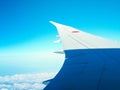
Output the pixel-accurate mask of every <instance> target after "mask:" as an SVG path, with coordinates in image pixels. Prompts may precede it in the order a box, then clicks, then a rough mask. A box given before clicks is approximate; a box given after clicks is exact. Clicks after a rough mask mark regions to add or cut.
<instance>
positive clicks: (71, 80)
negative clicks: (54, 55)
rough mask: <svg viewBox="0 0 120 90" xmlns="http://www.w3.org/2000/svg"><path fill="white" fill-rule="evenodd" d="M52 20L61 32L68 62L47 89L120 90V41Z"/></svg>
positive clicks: (66, 61)
mask: <svg viewBox="0 0 120 90" xmlns="http://www.w3.org/2000/svg"><path fill="white" fill-rule="evenodd" d="M51 23H52V24H54V25H55V26H56V27H57V30H58V32H59V35H60V38H61V42H62V44H63V48H64V52H65V62H64V64H63V66H62V68H61V70H60V71H59V73H58V74H57V75H56V76H55V78H54V79H52V80H51V82H50V83H49V84H48V85H47V86H46V87H45V89H44V90H120V57H119V56H120V43H117V42H114V41H111V40H108V39H104V38H102V37H98V36H95V35H92V34H89V33H86V32H83V31H79V30H77V29H74V28H72V27H69V26H65V25H61V24H58V23H55V22H51Z"/></svg>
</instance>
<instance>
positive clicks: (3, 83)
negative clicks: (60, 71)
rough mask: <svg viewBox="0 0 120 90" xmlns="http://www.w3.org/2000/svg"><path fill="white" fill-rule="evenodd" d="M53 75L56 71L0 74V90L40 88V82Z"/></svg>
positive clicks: (40, 89)
mask: <svg viewBox="0 0 120 90" xmlns="http://www.w3.org/2000/svg"><path fill="white" fill-rule="evenodd" d="M55 75H56V72H51V73H36V74H16V75H13V76H9V75H8V76H0V90H42V89H43V88H44V87H45V85H43V84H42V82H43V81H45V80H48V79H51V78H53V77H54V76H55Z"/></svg>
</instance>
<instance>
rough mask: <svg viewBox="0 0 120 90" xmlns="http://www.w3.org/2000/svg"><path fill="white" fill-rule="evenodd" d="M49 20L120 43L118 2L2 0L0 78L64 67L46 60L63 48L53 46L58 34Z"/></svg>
mask: <svg viewBox="0 0 120 90" xmlns="http://www.w3.org/2000/svg"><path fill="white" fill-rule="evenodd" d="M50 20H53V21H55V22H58V23H62V24H66V25H69V26H73V27H75V28H77V29H81V30H83V31H86V32H89V33H93V34H96V35H100V36H103V37H106V38H109V39H113V40H118V41H120V36H119V35H120V1H119V0H0V62H1V64H0V68H1V69H0V71H3V72H2V73H0V74H3V73H5V74H10V73H12V74H13V73H19V72H20V73H25V72H34V70H35V72H39V71H43V70H46V71H47V70H48V68H50V67H52V68H57V69H58V68H59V67H60V65H62V64H60V63H61V62H63V61H58V62H57V61H55V60H53V59H54V57H51V56H50V55H49V53H47V54H46V56H47V58H44V57H46V56H45V53H46V52H52V50H53V51H54V50H55V49H57V48H59V47H60V45H56V44H54V43H53V41H54V40H56V39H57V38H56V37H55V35H57V31H56V29H55V27H54V26H53V25H51V24H50V23H49V21H50ZM42 52H44V55H42V54H43V53H42ZM36 53H37V54H36ZM41 53H42V54H41ZM33 55H34V57H32V59H30V58H31V56H33ZM36 55H37V56H42V57H38V58H37V59H36V58H35V57H36ZM23 56H24V58H21V57H23ZM49 56H50V57H51V58H50V59H51V60H52V61H50V60H49ZM53 56H54V55H53ZM26 57H27V59H26ZM28 57H29V58H28ZM41 58H42V59H41ZM40 59H41V60H40ZM43 59H46V60H44V61H43ZM56 59H57V58H56ZM33 62H34V65H33ZM46 62H47V64H46ZM48 62H49V63H48ZM51 62H52V63H51ZM26 63H27V64H26ZM36 64H38V65H36ZM43 64H46V66H48V68H46V69H44V68H45V65H43ZM50 64H51V66H50ZM53 64H55V65H56V66H52V65H53ZM59 64H60V65H59ZM58 66H59V67H58ZM9 69H10V70H9ZM48 71H49V70H48ZM7 72H9V73H7Z"/></svg>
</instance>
